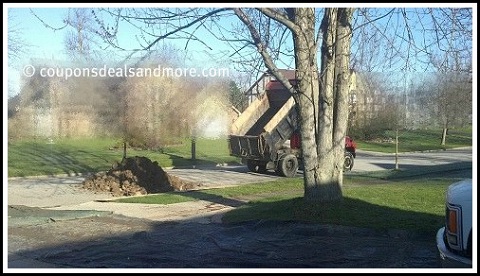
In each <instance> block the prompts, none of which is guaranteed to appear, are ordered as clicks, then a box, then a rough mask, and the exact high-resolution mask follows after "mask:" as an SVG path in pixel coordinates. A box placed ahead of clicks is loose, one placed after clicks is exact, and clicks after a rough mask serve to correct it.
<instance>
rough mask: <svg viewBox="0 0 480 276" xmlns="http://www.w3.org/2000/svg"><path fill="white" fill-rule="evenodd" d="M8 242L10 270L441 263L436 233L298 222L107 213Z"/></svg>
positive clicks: (24, 232)
mask: <svg viewBox="0 0 480 276" xmlns="http://www.w3.org/2000/svg"><path fill="white" fill-rule="evenodd" d="M8 243H9V249H8V251H9V268H15V267H25V262H21V260H22V258H28V259H30V260H32V259H33V260H36V261H38V262H40V263H41V264H42V265H41V267H49V268H230V269H235V268H247V269H248V268H309V269H311V268H337V269H338V268H344V269H359V268H421V269H425V268H437V267H438V262H437V255H436V248H435V241H434V239H433V238H431V237H419V236H415V235H410V234H409V233H378V232H374V231H371V230H367V229H357V228H351V227H339V226H331V225H318V224H305V223H298V222H272V221H252V222H247V223H242V224H238V225H224V224H216V223H209V224H201V223H196V222H182V223H178V222H154V221H150V220H145V219H137V218H131V217H123V216H118V215H109V214H104V215H98V216H91V217H83V218H77V219H70V220H54V221H52V220H51V221H48V222H43V223H37V224H34V225H20V226H12V227H9V235H8ZM15 260H19V261H18V262H15ZM27 265H28V264H27ZM39 266H40V265H38V264H36V265H35V266H34V267H39ZM27 267H29V266H27ZM30 267H32V266H30ZM337 271H338V270H337Z"/></svg>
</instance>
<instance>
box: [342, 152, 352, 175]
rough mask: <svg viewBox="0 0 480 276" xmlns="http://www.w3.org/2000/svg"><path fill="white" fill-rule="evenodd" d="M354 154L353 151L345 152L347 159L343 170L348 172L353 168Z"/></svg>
mask: <svg viewBox="0 0 480 276" xmlns="http://www.w3.org/2000/svg"><path fill="white" fill-rule="evenodd" d="M353 160H354V158H353V154H352V153H351V152H348V151H347V152H345V161H344V163H343V171H344V172H348V171H351V170H352V168H353V162H354V161H353Z"/></svg>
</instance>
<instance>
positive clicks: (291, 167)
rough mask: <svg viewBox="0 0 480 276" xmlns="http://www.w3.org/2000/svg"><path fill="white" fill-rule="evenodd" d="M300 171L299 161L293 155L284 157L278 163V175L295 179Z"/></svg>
mask: <svg viewBox="0 0 480 276" xmlns="http://www.w3.org/2000/svg"><path fill="white" fill-rule="evenodd" d="M297 170H298V159H297V157H296V156H295V155H293V154H287V155H285V156H283V157H282V158H281V159H280V161H279V162H278V167H277V173H278V174H279V175H281V176H286V177H294V176H295V175H296V174H297Z"/></svg>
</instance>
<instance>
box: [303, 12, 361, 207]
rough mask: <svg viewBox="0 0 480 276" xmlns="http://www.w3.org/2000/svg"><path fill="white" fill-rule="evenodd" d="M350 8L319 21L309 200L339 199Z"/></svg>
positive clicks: (326, 15)
mask: <svg viewBox="0 0 480 276" xmlns="http://www.w3.org/2000/svg"><path fill="white" fill-rule="evenodd" d="M352 14H353V9H352V8H347V9H343V8H342V9H337V8H328V9H326V11H325V16H324V19H323V21H322V26H321V28H322V31H323V44H322V48H321V53H322V64H321V65H322V66H321V71H320V72H321V87H320V96H319V103H318V108H319V118H318V143H317V152H318V170H317V175H316V182H315V187H312V188H310V189H309V190H310V191H313V192H311V194H309V195H307V194H306V195H305V198H307V199H309V200H315V201H321V202H327V201H336V200H341V199H342V184H343V160H344V150H345V135H346V129H347V122H348V120H347V119H348V93H349V90H350V71H349V58H350V55H349V51H350V39H351V28H350V21H351V16H352Z"/></svg>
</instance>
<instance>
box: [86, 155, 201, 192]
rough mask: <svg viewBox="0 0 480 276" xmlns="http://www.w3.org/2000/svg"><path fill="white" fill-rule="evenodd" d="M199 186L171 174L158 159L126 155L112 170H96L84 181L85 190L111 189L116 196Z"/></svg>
mask: <svg viewBox="0 0 480 276" xmlns="http://www.w3.org/2000/svg"><path fill="white" fill-rule="evenodd" d="M197 186H198V184H195V183H191V182H187V181H184V180H182V179H180V178H178V177H176V176H174V175H169V174H168V173H166V172H165V171H164V170H163V169H162V168H161V167H160V166H159V165H158V163H157V162H156V161H155V162H152V161H151V160H150V159H148V158H147V157H143V156H135V157H128V158H125V159H123V160H122V162H121V163H118V164H115V165H114V166H113V167H112V169H110V170H109V171H107V172H99V173H96V174H94V175H92V176H90V177H89V178H87V179H85V181H84V182H83V187H84V188H85V189H88V190H91V191H94V192H109V193H111V194H112V195H113V196H134V195H146V194H152V193H163V192H169V191H185V190H191V189H194V188H195V187H197Z"/></svg>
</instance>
